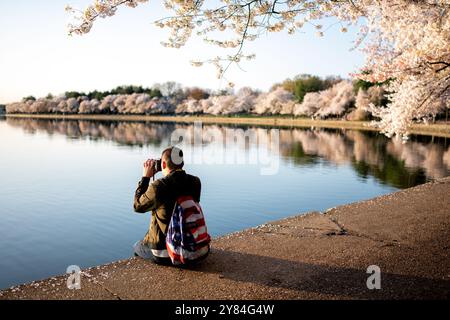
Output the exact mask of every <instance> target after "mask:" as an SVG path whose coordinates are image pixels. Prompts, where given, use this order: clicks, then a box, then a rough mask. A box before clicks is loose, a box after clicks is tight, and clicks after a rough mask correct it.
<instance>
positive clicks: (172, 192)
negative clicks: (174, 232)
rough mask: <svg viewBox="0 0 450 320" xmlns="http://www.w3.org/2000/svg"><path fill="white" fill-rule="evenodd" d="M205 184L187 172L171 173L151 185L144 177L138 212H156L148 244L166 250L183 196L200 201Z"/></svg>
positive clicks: (136, 203)
mask: <svg viewBox="0 0 450 320" xmlns="http://www.w3.org/2000/svg"><path fill="white" fill-rule="evenodd" d="M200 192H201V182H200V179H199V178H198V177H195V176H192V175H190V174H187V173H186V172H185V171H183V170H176V171H173V172H171V173H170V174H169V175H167V176H166V177H164V178H161V179H158V180H156V181H154V182H153V183H152V184H150V178H145V177H144V178H142V180H141V181H140V182H139V185H138V187H137V189H136V193H135V196H134V211H136V212H139V213H144V212H148V211H152V217H151V222H150V228H149V231H148V232H147V234H146V236H145V238H144V243H145V244H147V245H149V246H150V248H152V249H156V250H164V249H166V235H167V228H168V226H169V223H170V218H171V217H172V212H173V209H174V207H175V201H176V199H177V198H178V197H180V196H192V197H193V198H194V201H196V202H200Z"/></svg>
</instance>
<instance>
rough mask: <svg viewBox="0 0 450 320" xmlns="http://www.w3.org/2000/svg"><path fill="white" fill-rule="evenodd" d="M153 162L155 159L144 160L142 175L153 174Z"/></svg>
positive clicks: (150, 175) (148, 175) (149, 176)
mask: <svg viewBox="0 0 450 320" xmlns="http://www.w3.org/2000/svg"><path fill="white" fill-rule="evenodd" d="M154 164H155V160H152V159H148V160H147V161H145V162H144V170H143V173H142V176H143V177H146V178H151V177H153V176H154V175H155V170H154Z"/></svg>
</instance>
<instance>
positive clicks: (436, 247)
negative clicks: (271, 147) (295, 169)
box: [0, 177, 450, 299]
mask: <svg viewBox="0 0 450 320" xmlns="http://www.w3.org/2000/svg"><path fill="white" fill-rule="evenodd" d="M370 265H377V266H379V267H380V268H381V289H380V290H369V289H368V288H367V286H366V280H367V278H368V277H369V276H370V275H369V274H367V273H366V271H367V267H368V266H370ZM66 279H67V276H60V277H55V278H52V279H48V280H44V281H40V282H34V283H31V284H27V285H23V286H19V287H16V288H13V289H9V290H6V291H3V292H0V299H398V298H400V299H404V298H417V299H423V298H440V299H448V298H450V177H449V178H445V179H441V180H438V181H435V182H432V183H428V184H425V185H421V186H418V187H415V188H411V189H407V190H404V191H400V192H396V193H393V194H389V195H386V196H382V197H378V198H375V199H371V200H368V201H363V202H358V203H353V204H349V205H345V206H341V207H337V208H333V209H330V210H328V211H326V212H325V213H324V214H322V213H319V212H313V213H309V214H307V215H300V216H296V217H291V218H288V219H283V220H280V221H277V222H272V223H268V224H265V225H263V226H260V227H257V228H254V229H250V230H245V231H242V232H238V233H235V234H231V235H228V236H225V237H221V238H218V239H215V240H214V241H213V252H212V254H211V256H210V257H209V258H208V259H207V260H206V261H204V262H203V263H202V264H201V265H199V266H197V267H196V268H195V269H193V270H183V269H177V268H174V267H161V266H157V265H154V264H152V263H150V262H148V261H144V260H141V259H138V258H133V259H129V260H124V261H119V262H115V263H111V264H108V265H104V266H99V267H95V268H91V269H87V270H84V271H83V274H82V279H81V286H82V288H81V290H69V289H67V287H66Z"/></svg>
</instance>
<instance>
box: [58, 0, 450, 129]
mask: <svg viewBox="0 0 450 320" xmlns="http://www.w3.org/2000/svg"><path fill="white" fill-rule="evenodd" d="M144 2H147V0H96V1H95V2H94V3H93V4H92V5H90V6H89V7H87V8H86V9H85V10H84V11H76V10H75V9H73V8H71V7H70V6H68V7H67V8H66V9H67V11H69V12H72V13H73V14H74V19H75V21H74V23H72V24H70V25H69V33H70V34H85V33H88V32H89V31H90V30H91V28H92V26H93V24H94V23H95V21H96V20H98V19H99V18H105V17H110V16H113V15H114V14H115V13H116V12H117V9H118V8H119V7H121V6H129V7H136V6H138V5H139V4H141V3H144ZM162 2H163V4H164V6H165V7H166V9H168V10H169V11H171V12H173V15H171V16H167V17H162V18H161V19H160V20H158V21H156V22H155V24H156V25H157V26H159V27H161V28H169V29H170V30H171V33H170V36H169V38H168V40H167V41H166V42H164V43H163V45H165V46H167V47H174V48H179V47H181V46H183V45H184V44H185V43H186V41H187V40H188V39H189V38H190V37H191V36H192V35H193V34H195V35H197V36H200V37H203V39H204V41H205V42H207V43H209V44H213V45H217V46H219V47H221V48H235V50H236V51H235V53H234V54H232V55H226V56H223V57H220V56H219V57H216V58H213V59H210V60H206V61H192V64H193V65H195V66H201V65H202V64H203V63H205V62H208V63H212V64H213V65H214V66H216V68H217V76H218V77H219V78H223V77H224V74H225V72H226V71H227V69H228V68H229V67H230V65H232V64H239V63H240V62H241V61H242V60H245V59H252V58H254V55H253V54H247V55H246V54H244V53H243V48H244V44H245V43H246V42H247V41H254V40H256V39H257V38H258V37H259V36H260V35H261V34H262V33H266V32H280V31H286V32H288V33H289V34H295V33H296V31H298V30H299V29H301V28H302V27H303V26H304V25H306V24H312V25H314V26H315V28H316V30H317V31H316V32H317V35H318V36H323V35H324V32H326V30H328V28H325V27H324V26H322V25H321V24H320V22H321V21H324V20H322V19H323V18H327V17H335V18H336V21H337V24H339V25H340V28H341V31H342V32H346V31H347V30H348V28H349V27H350V26H353V27H357V28H359V30H360V31H359V35H358V37H357V39H355V47H357V46H359V45H360V44H361V43H362V42H364V43H365V46H364V51H365V53H366V55H367V60H366V61H367V62H366V64H365V65H364V66H363V67H362V68H361V70H362V71H364V72H360V73H356V74H355V76H356V77H359V78H361V79H364V80H366V81H371V82H383V81H386V80H388V79H390V80H391V81H390V84H389V86H388V87H387V91H388V92H389V94H390V96H389V99H390V103H389V104H388V105H387V107H381V108H380V107H377V106H375V105H371V108H370V111H371V112H372V113H373V114H374V115H375V116H377V117H380V118H381V121H379V122H378V123H377V124H376V125H378V126H379V127H380V128H381V129H382V130H383V132H385V133H386V134H388V135H392V134H399V135H407V133H408V128H409V126H410V125H411V123H412V122H413V121H414V120H424V119H425V120H426V119H427V118H428V117H430V116H433V115H435V114H436V113H437V112H439V110H441V109H442V108H445V107H448V106H449V100H450V17H449V12H450V1H449V0H421V1H420V0H316V1H312V0H291V1H279V0H271V1H267V0H265V1H256V0H220V1H202V0H198V1H193V0H165V1H162ZM227 31H229V32H228V33H227ZM217 34H220V35H222V34H224V35H226V36H225V39H224V37H223V36H217V37H215V36H216V35H217ZM230 85H231V86H233V84H232V83H230Z"/></svg>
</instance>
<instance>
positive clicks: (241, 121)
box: [2, 114, 450, 138]
mask: <svg viewBox="0 0 450 320" xmlns="http://www.w3.org/2000/svg"><path fill="white" fill-rule="evenodd" d="M2 116H5V117H9V118H35V119H55V120H57V119H61V120H97V121H148V122H178V123H193V122H196V121H200V122H202V123H205V124H237V125H256V126H271V127H293V128H295V127H299V128H302V127H304V128H308V127H317V128H331V129H352V130H365V131H379V130H378V129H377V128H374V127H371V126H370V122H368V121H347V120H312V119H306V118H291V117H269V116H268V117H261V116H230V117H224V116H152V115H149V116H146V115H88V114H85V115H83V114H72V115H62V114H5V115H2ZM410 134H417V135H433V136H437V137H447V138H450V124H446V123H445V122H439V123H436V124H429V125H426V124H414V125H413V126H412V127H411V130H410Z"/></svg>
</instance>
